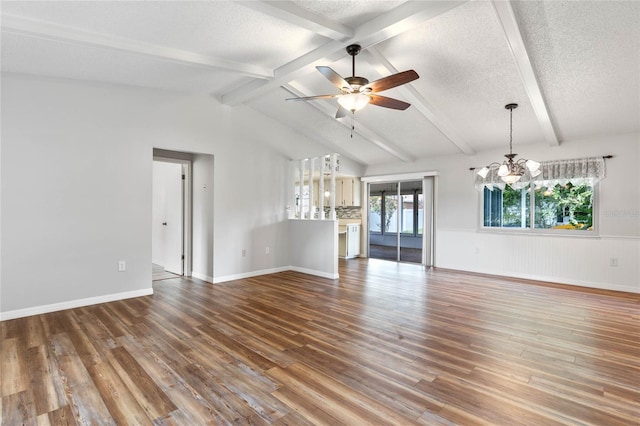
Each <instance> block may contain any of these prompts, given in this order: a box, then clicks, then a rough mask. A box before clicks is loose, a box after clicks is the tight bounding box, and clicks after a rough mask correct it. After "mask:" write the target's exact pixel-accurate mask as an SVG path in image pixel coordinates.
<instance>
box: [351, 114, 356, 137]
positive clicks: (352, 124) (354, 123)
mask: <svg viewBox="0 0 640 426" xmlns="http://www.w3.org/2000/svg"><path fill="white" fill-rule="evenodd" d="M355 129H356V112H355V111H351V139H353V131H354V130H355Z"/></svg>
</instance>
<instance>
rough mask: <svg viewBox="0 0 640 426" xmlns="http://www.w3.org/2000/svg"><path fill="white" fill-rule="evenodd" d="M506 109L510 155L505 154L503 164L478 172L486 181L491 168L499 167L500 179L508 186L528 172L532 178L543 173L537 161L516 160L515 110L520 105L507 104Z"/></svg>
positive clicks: (490, 165)
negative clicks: (514, 140)
mask: <svg viewBox="0 0 640 426" xmlns="http://www.w3.org/2000/svg"><path fill="white" fill-rule="evenodd" d="M505 108H506V109H508V110H509V153H508V154H505V157H506V158H507V159H506V160H505V161H503V162H502V164H500V163H491V164H489V165H488V166H485V167H483V168H481V169H480V170H478V175H479V176H480V177H481V178H483V179H484V178H486V177H487V175H488V174H489V172H490V171H491V168H493V167H496V166H498V176H500V179H502V181H503V182H504V183H506V184H508V185H513V184H514V183H516V182H518V181H519V180H520V179H521V178H522V176H524V174H525V173H526V172H527V171H528V172H529V174H530V175H531V177H536V176H538V175H539V174H540V173H541V171H540V163H538V162H537V161H533V160H527V159H524V158H520V159H518V160H514V158H516V155H518V154H514V153H513V110H514V109H516V108H518V104H507V105H505Z"/></svg>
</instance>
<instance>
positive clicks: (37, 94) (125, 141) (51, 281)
mask: <svg viewBox="0 0 640 426" xmlns="http://www.w3.org/2000/svg"><path fill="white" fill-rule="evenodd" d="M247 123H252V125H247ZM1 136H2V158H1V161H2V163H1V174H2V178H1V181H0V182H1V183H2V188H1V193H0V194H1V200H0V201H1V208H2V223H1V224H0V229H1V231H0V236H1V241H0V244H1V247H2V252H1V258H0V261H1V264H2V270H1V271H0V294H1V296H2V298H1V300H0V312H2V315H3V316H2V317H3V318H4V319H6V318H10V317H16V316H23V315H28V314H31V313H36V312H43V311H46V310H55V309H61V308H64V307H70V306H74V305H81V304H86V303H89V302H92V303H95V302H99V301H103V300H107V299H109V298H121V297H131V296H136V295H140V294H149V293H150V292H151V215H152V213H151V212H152V207H151V203H152V201H151V198H152V197H151V195H152V185H151V180H152V156H153V147H158V148H163V149H168V150H174V151H185V152H192V153H202V154H210V155H213V156H214V157H215V165H214V172H213V173H214V176H213V181H214V182H215V188H213V204H209V205H210V206H214V207H213V208H214V211H213V217H214V224H213V228H212V227H211V226H210V225H208V224H201V225H202V227H203V228H202V231H203V232H206V233H210V232H213V235H214V241H215V243H214V247H213V256H212V258H209V259H207V257H208V255H205V256H204V258H199V259H194V261H193V263H194V272H196V271H197V272H199V273H201V274H203V275H207V276H211V275H213V276H214V278H215V277H224V276H229V275H233V274H240V273H246V272H251V271H259V270H265V269H269V268H280V267H286V266H288V265H289V257H288V252H287V248H286V246H287V241H288V235H289V234H288V225H287V221H286V220H285V216H286V212H285V201H284V200H285V191H286V184H285V175H286V171H287V165H288V161H289V159H288V158H285V157H284V156H283V155H281V154H279V153H278V152H276V151H275V150H274V149H273V148H272V145H273V143H274V141H280V140H282V138H286V137H289V138H290V137H291V136H292V133H291V130H289V129H286V128H284V127H283V126H281V125H279V124H277V123H275V122H273V121H271V120H269V119H267V118H265V117H264V116H262V115H259V114H257V113H255V112H254V111H253V110H250V109H247V108H243V107H238V108H230V107H226V106H223V105H221V104H220V103H219V102H218V101H217V100H215V99H214V98H212V97H210V96H198V95H184V94H177V93H172V92H162V91H156V90H148V89H141V88H131V87H119V86H113V85H106V84H93V83H83V82H73V81H67V80H55V79H43V78H35V77H29V76H22V75H14V74H3V75H2V135H1ZM296 143H300V144H305V143H309V142H308V141H306V140H304V138H301V137H300V135H296ZM209 158H211V157H209ZM209 170H210V169H209ZM195 173H196V172H195V168H194V174H195ZM197 179H199V178H198V177H197V176H194V181H196V180H197ZM195 198H196V197H195V195H194V203H195ZM203 202H204V203H207V201H206V200H205V201H203ZM195 226H196V225H195V223H194V228H195ZM194 231H195V229H194ZM201 243H202V242H201ZM194 244H196V241H195V238H194ZM203 244H206V242H205V243H203ZM266 246H269V247H270V248H271V254H269V255H267V254H265V252H264V248H265V247H266ZM242 248H245V249H246V250H247V256H246V257H244V258H243V257H241V250H242ZM118 260H126V261H127V270H126V271H125V272H118V271H117V262H118Z"/></svg>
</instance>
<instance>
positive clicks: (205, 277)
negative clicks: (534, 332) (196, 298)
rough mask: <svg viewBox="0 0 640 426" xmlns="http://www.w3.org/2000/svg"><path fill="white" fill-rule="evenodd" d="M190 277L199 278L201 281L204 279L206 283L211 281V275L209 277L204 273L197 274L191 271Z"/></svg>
mask: <svg viewBox="0 0 640 426" xmlns="http://www.w3.org/2000/svg"><path fill="white" fill-rule="evenodd" d="M191 277H193V278H197V279H199V280H202V281H206V282H208V283H212V282H213V277H210V276H209V275H205V274H199V273H197V272H193V271H192V272H191Z"/></svg>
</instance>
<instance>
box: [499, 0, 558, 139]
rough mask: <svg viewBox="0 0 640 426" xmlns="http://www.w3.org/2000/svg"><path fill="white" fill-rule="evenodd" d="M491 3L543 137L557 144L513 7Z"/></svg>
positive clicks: (501, 3) (503, 2)
mask: <svg viewBox="0 0 640 426" xmlns="http://www.w3.org/2000/svg"><path fill="white" fill-rule="evenodd" d="M491 4H492V5H493V8H494V10H495V12H496V15H497V17H498V21H499V22H500V25H501V26H502V30H503V31H504V36H505V38H506V39H507V43H508V44H509V50H510V51H511V55H512V56H513V59H514V61H515V62H516V65H517V66H518V71H520V79H521V80H522V84H523V85H524V88H525V90H526V91H527V96H528V97H529V102H531V106H532V107H533V111H534V112H535V114H536V118H537V119H538V123H539V124H540V129H541V130H542V133H543V134H544V138H545V139H546V140H547V143H548V144H549V146H552V147H553V146H559V145H560V141H559V140H558V135H556V132H555V129H554V128H553V124H552V123H551V118H550V117H549V111H548V110H547V105H546V103H545V100H544V96H543V95H542V90H541V89H540V84H539V83H538V79H537V78H536V73H535V71H534V69H533V65H532V64H531V59H530V58H529V53H528V52H527V46H526V45H525V43H524V40H523V39H522V34H521V33H520V26H519V24H518V20H517V19H516V15H515V14H514V12H513V8H512V7H511V2H510V1H496V0H494V1H492V2H491Z"/></svg>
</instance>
